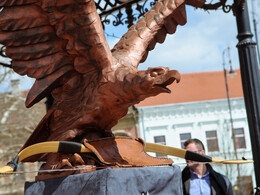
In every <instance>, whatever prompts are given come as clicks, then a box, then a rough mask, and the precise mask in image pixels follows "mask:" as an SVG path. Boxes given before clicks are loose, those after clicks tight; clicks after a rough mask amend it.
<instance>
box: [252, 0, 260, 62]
mask: <svg viewBox="0 0 260 195" xmlns="http://www.w3.org/2000/svg"><path fill="white" fill-rule="evenodd" d="M253 2H254V1H253V0H252V1H251V3H252V10H253V11H252V17H253V24H254V31H255V41H256V49H257V56H258V63H260V50H259V42H258V35H257V26H256V20H255V9H254V4H253Z"/></svg>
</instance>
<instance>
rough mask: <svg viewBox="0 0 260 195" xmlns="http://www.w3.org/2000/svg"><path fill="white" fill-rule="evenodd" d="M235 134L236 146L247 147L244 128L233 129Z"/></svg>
mask: <svg viewBox="0 0 260 195" xmlns="http://www.w3.org/2000/svg"><path fill="white" fill-rule="evenodd" d="M233 135H234V138H235V143H236V148H237V149H239V148H246V141H245V134H244V129H243V128H237V129H233Z"/></svg>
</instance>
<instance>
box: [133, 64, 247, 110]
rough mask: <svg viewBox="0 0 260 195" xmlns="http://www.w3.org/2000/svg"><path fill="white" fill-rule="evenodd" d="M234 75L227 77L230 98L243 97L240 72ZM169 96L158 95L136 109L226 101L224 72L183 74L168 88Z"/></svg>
mask: <svg viewBox="0 0 260 195" xmlns="http://www.w3.org/2000/svg"><path fill="white" fill-rule="evenodd" d="M234 71H235V72H236V75H233V76H227V82H228V89H229V96H230V98H239V97H243V90H242V82H241V76H240V70H239V69H237V70H234ZM168 88H169V89H170V90H171V91H172V93H171V94H166V93H163V94H159V95H157V96H155V97H150V98H147V99H145V100H144V101H142V102H140V103H139V104H137V105H136V107H146V106H157V105H165V104H177V103H186V102H197V101H207V100H218V99H226V98H227V93H226V87H225V78H224V71H214V72H198V73H183V74H181V81H180V82H179V83H176V82H174V83H173V84H171V85H170V86H169V87H168Z"/></svg>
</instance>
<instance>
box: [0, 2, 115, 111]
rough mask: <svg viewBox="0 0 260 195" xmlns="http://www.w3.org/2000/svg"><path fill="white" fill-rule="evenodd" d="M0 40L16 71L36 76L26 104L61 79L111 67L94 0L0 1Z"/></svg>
mask: <svg viewBox="0 0 260 195" xmlns="http://www.w3.org/2000/svg"><path fill="white" fill-rule="evenodd" d="M0 7H2V11H1V12H0V43H1V44H3V45H5V46H6V50H5V52H6V55H7V56H8V57H10V58H11V59H12V67H13V69H14V71H15V72H17V73H18V74H20V75H28V76H29V77H32V78H35V79H36V81H35V83H34V85H33V87H32V89H31V90H30V92H29V94H28V97H27V100H26V106H27V107H30V106H32V105H33V104H35V103H36V102H38V101H40V100H41V99H42V98H44V97H45V96H47V95H48V93H50V92H51V91H52V90H53V89H54V88H55V87H56V86H58V85H61V84H62V83H61V78H62V77H64V76H66V75H67V74H69V73H71V72H72V71H74V72H77V73H83V74H84V73H87V72H89V71H92V70H93V69H102V68H104V67H107V66H110V65H111V63H112V55H111V52H110V49H109V46H108V44H107V42H106V40H105V36H104V32H103V29H102V25H101V22H100V18H99V15H98V14H97V12H96V7H95V3H94V1H93V0H1V1H0Z"/></svg>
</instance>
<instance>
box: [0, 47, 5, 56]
mask: <svg viewBox="0 0 260 195" xmlns="http://www.w3.org/2000/svg"><path fill="white" fill-rule="evenodd" d="M0 56H2V57H4V58H6V55H5V46H4V45H2V47H1V48H0Z"/></svg>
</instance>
